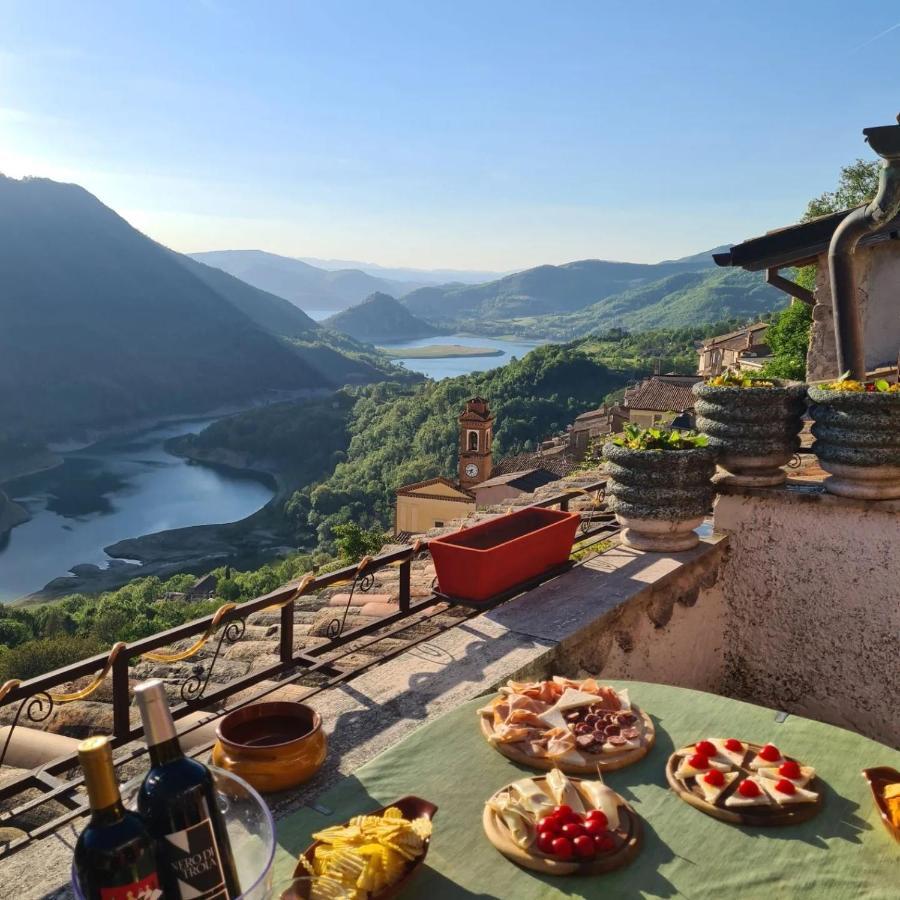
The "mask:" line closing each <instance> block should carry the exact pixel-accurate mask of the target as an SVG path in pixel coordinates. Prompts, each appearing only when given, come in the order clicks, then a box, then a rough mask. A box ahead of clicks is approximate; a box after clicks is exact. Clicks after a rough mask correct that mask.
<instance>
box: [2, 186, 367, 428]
mask: <svg viewBox="0 0 900 900" xmlns="http://www.w3.org/2000/svg"><path fill="white" fill-rule="evenodd" d="M0 283H2V284H3V291H2V293H0V321H2V322H3V328H2V329H0V422H2V426H0V427H2V433H3V435H6V436H7V437H10V436H16V437H18V438H26V439H38V440H48V439H54V438H56V439H58V438H71V437H79V436H83V435H85V434H86V433H87V432H88V430H90V429H96V428H103V427H108V426H111V425H119V424H124V423H128V422H131V421H134V420H137V419H146V418H153V417H160V416H168V415H173V414H177V413H192V412H198V411H205V410H210V409H214V408H216V407H220V406H223V405H226V404H227V405H234V404H235V403H238V402H242V401H245V400H250V399H252V398H256V397H258V396H260V395H262V394H264V393H266V392H270V391H275V390H278V391H284V390H287V391H294V390H298V389H307V388H326V387H331V386H333V385H339V384H343V383H344V382H345V381H348V380H349V381H357V382H360V381H369V380H373V379H374V378H378V377H383V371H380V370H379V368H378V367H377V366H376V365H373V364H372V363H371V362H370V361H367V360H366V359H365V358H364V356H361V357H360V358H358V359H354V358H351V356H349V355H346V354H343V353H342V352H341V351H340V349H339V348H335V347H334V346H333V345H334V343H335V342H336V343H337V344H340V343H341V342H348V343H350V342H349V339H347V338H339V337H338V336H329V335H328V334H327V333H326V332H322V331H321V330H320V329H319V328H318V326H317V325H316V324H315V323H314V322H312V320H311V319H309V318H308V317H307V316H306V315H304V314H303V313H301V312H300V311H299V310H297V309H295V308H294V307H292V306H291V305H290V304H288V303H287V302H286V301H284V300H281V299H280V298H278V297H274V296H272V295H270V294H266V293H263V292H261V291H259V290H257V289H255V288H252V287H250V286H248V285H244V284H242V283H241V282H239V281H237V280H236V279H233V278H231V277H230V276H227V275H225V274H224V273H221V272H217V271H216V270H213V269H209V268H208V267H205V266H201V265H200V264H198V263H196V262H194V261H193V260H187V259H185V258H183V257H181V256H179V255H178V254H175V253H173V252H172V251H170V250H168V249H167V248H165V247H163V246H161V245H159V244H157V243H155V242H154V241H152V240H150V239H149V238H147V237H146V236H144V235H143V234H141V233H140V232H138V231H136V230H135V229H134V228H132V227H131V226H130V225H129V224H128V223H127V222H126V221H125V220H124V219H122V218H121V217H120V216H118V215H117V214H116V213H115V212H113V210H111V209H109V208H108V207H106V206H104V205H103V204H102V203H101V202H100V201H99V200H97V198H96V197H94V196H92V195H91V194H89V193H88V192H87V191H85V190H84V189H83V188H80V187H78V186H77V185H72V184H60V183H57V182H53V181H49V180H47V179H23V180H21V181H17V180H14V179H10V178H5V177H0ZM281 335H287V336H288V337H289V338H291V339H292V340H294V341H295V342H296V343H294V344H292V343H291V342H289V341H288V340H285V339H284V338H282V337H281ZM320 335H321V336H322V338H323V340H321V341H320ZM329 345H331V346H329ZM356 346H357V349H360V350H361V349H362V348H359V347H358V345H356Z"/></svg>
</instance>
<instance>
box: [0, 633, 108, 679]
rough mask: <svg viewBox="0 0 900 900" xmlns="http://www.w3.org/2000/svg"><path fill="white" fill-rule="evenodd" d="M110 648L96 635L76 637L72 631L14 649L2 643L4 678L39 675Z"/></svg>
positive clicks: (0, 676)
mask: <svg viewBox="0 0 900 900" xmlns="http://www.w3.org/2000/svg"><path fill="white" fill-rule="evenodd" d="M108 649H109V647H108V646H105V645H104V644H103V643H102V642H101V641H98V640H97V639H96V638H94V637H74V636H72V635H68V634H63V635H56V636H55V637H50V638H40V639H39V640H36V641H29V642H27V643H25V644H21V645H20V646H18V647H14V648H12V649H8V648H7V647H4V646H0V681H6V680H8V679H10V678H19V679H21V680H22V681H24V680H25V679H26V678H36V677H37V676H38V675H43V674H44V673H45V672H49V671H51V670H52V669H58V668H60V667H61V666H67V665H69V664H70V663H73V662H77V661H78V660H79V659H84V658H85V657H88V656H93V655H94V654H95V653H102V652H103V651H104V650H108Z"/></svg>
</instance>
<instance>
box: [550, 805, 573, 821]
mask: <svg viewBox="0 0 900 900" xmlns="http://www.w3.org/2000/svg"><path fill="white" fill-rule="evenodd" d="M553 814H554V815H555V816H559V818H560V819H567V818H568V817H569V816H571V815H572V807H571V806H569V805H568V804H566V803H563V804H561V805H559V806H557V807H556V809H554V810H553Z"/></svg>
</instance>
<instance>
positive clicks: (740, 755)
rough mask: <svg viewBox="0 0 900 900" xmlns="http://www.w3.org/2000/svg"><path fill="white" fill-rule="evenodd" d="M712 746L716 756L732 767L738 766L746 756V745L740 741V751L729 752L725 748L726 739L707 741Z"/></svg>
mask: <svg viewBox="0 0 900 900" xmlns="http://www.w3.org/2000/svg"><path fill="white" fill-rule="evenodd" d="M709 740H710V742H711V743H712V745H713V746H714V747H715V748H716V756H717V757H721V758H722V759H724V760H727V761H728V762H730V763H731V764H732V765H735V766H740V765H742V764H743V762H744V757H745V756H746V755H747V745H746V743H744V741H741V747H742V749H741V750H740V751H738V750H729V749H728V748H727V747H726V746H725V741H726V740H728V738H710V739H709Z"/></svg>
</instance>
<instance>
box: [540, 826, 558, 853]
mask: <svg viewBox="0 0 900 900" xmlns="http://www.w3.org/2000/svg"><path fill="white" fill-rule="evenodd" d="M555 840H556V835H555V834H554V833H553V832H552V831H542V832H541V833H540V834H539V835H538V839H537V845H538V850H540V851H541V853H546V854H548V855H550V854H552V853H553V842H554V841H555Z"/></svg>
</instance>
